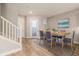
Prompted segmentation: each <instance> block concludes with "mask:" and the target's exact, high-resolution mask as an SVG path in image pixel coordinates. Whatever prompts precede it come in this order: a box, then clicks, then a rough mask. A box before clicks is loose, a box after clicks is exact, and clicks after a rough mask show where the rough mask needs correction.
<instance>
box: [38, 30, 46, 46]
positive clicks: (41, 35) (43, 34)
mask: <svg viewBox="0 0 79 59" xmlns="http://www.w3.org/2000/svg"><path fill="white" fill-rule="evenodd" d="M39 32H40V33H39V34H40V42H39V44H40V43H41V42H42V41H44V40H45V33H44V31H43V30H40V31H39Z"/></svg>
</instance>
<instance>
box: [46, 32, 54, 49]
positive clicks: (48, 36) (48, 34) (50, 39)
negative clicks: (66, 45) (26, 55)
mask: <svg viewBox="0 0 79 59" xmlns="http://www.w3.org/2000/svg"><path fill="white" fill-rule="evenodd" d="M45 36H46V41H47V44H50V45H51V48H52V45H54V44H55V40H54V38H53V37H52V33H51V32H50V31H46V34H45Z"/></svg>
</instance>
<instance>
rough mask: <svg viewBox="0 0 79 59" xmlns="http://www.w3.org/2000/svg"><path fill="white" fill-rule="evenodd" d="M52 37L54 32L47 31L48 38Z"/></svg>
mask: <svg viewBox="0 0 79 59" xmlns="http://www.w3.org/2000/svg"><path fill="white" fill-rule="evenodd" d="M51 38H52V34H51V32H50V31H46V39H51Z"/></svg>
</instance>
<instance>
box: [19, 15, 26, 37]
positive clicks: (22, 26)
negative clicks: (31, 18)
mask: <svg viewBox="0 0 79 59" xmlns="http://www.w3.org/2000/svg"><path fill="white" fill-rule="evenodd" d="M18 26H19V28H20V29H21V31H22V37H23V38H24V37H25V33H24V32H25V30H24V29H25V27H24V26H25V16H19V17H18Z"/></svg>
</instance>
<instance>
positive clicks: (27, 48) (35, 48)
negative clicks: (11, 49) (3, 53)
mask: <svg viewBox="0 0 79 59" xmlns="http://www.w3.org/2000/svg"><path fill="white" fill-rule="evenodd" d="M33 40H34V39H33ZM33 40H32V39H23V42H22V46H23V49H22V50H21V51H18V52H16V53H12V54H10V55H8V56H53V55H54V54H53V53H51V52H49V51H48V50H47V49H45V48H43V47H40V46H39V45H37V44H36V43H35V42H34V41H33Z"/></svg>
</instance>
